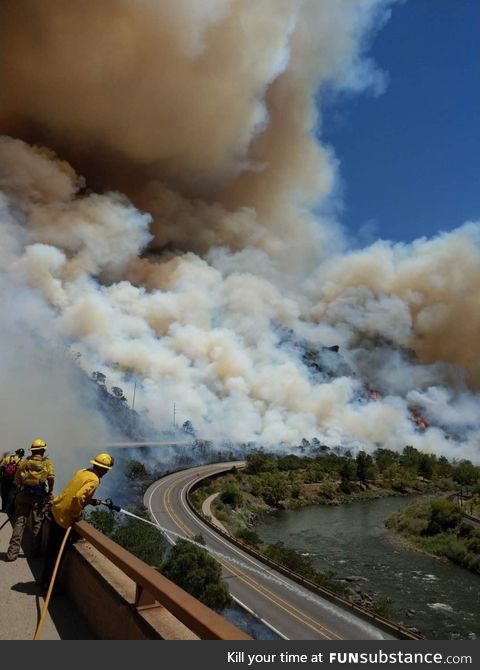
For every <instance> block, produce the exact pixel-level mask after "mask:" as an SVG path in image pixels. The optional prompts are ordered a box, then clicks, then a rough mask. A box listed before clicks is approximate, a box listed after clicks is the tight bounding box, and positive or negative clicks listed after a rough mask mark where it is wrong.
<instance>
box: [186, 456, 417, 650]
mask: <svg viewBox="0 0 480 670" xmlns="http://www.w3.org/2000/svg"><path fill="white" fill-rule="evenodd" d="M237 469H238V468H237ZM226 472H228V470H224V471H222V473H218V472H216V473H214V475H213V476H209V475H205V476H204V477H200V478H199V479H197V480H196V481H194V482H192V484H190V486H189V487H188V489H187V496H186V498H187V503H188V506H189V507H190V509H191V510H192V512H193V513H194V514H195V515H196V516H197V517H198V518H199V519H201V520H202V521H203V522H204V523H206V524H207V526H209V527H210V528H211V529H212V530H214V531H215V532H216V533H218V534H219V535H221V536H222V537H224V538H225V539H226V540H228V542H231V543H232V544H234V545H236V546H237V547H239V549H242V550H243V551H245V552H246V553H247V554H250V555H251V556H253V558H256V559H257V560H258V561H260V562H261V563H264V564H265V565H268V566H270V567H271V568H273V569H274V570H277V571H278V572H280V573H281V574H283V575H285V576H286V577H289V578H290V579H291V580H292V581H294V582H296V583H297V584H300V586H303V587H304V588H306V589H308V590H309V591H313V592H314V593H316V594H317V595H319V596H321V597H322V598H325V599H327V600H329V601H330V602H333V603H336V604H337V605H339V606H340V607H342V608H343V609H346V610H348V611H350V612H354V613H355V614H357V615H358V616H359V617H361V618H362V619H364V620H366V621H369V622H370V623H375V624H377V625H378V627H379V628H382V629H383V630H384V631H386V632H389V633H391V634H395V635H396V636H397V637H398V638H400V639H403V640H423V639H424V637H423V636H422V635H419V634H417V633H414V632H413V631H411V630H409V629H408V628H406V627H404V626H401V625H400V624H397V623H395V622H394V621H390V620H389V619H385V618H384V617H381V616H379V615H377V614H373V613H372V612H370V611H369V610H367V609H365V608H363V607H360V606H359V605H356V604H355V603H352V602H350V601H349V600H346V599H345V598H342V597H341V596H339V595H338V594H337V593H335V592H334V591H330V590H329V589H326V588H325V587H323V586H319V585H318V584H316V583H315V582H312V581H310V580H309V579H305V577H302V576H301V575H299V574H297V573H296V572H293V571H292V570H289V569H288V568H286V567H285V566H283V565H281V563H277V562H276V561H273V560H272V559H270V558H267V557H266V556H264V555H263V554H261V553H260V552H258V551H256V550H255V549H253V547H251V546H250V545H248V544H245V543H244V542H242V541H241V540H239V539H238V538H236V537H234V536H233V535H230V533H224V532H223V531H221V530H220V529H219V528H218V527H217V526H215V525H214V524H213V523H212V522H211V521H210V520H209V519H207V518H206V517H205V515H203V514H201V513H199V512H198V510H197V509H195V507H194V506H193V504H192V502H191V501H190V499H189V493H190V491H193V490H194V489H196V488H199V487H200V486H201V485H202V481H203V480H205V479H209V478H212V479H216V478H218V477H219V476H220V475H221V474H225V473H226Z"/></svg>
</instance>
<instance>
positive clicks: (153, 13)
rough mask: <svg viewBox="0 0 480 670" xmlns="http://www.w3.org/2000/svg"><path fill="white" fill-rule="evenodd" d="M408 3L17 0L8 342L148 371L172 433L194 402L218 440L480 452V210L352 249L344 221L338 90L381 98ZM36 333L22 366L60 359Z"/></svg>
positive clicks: (1, 209)
mask: <svg viewBox="0 0 480 670" xmlns="http://www.w3.org/2000/svg"><path fill="white" fill-rule="evenodd" d="M391 4H392V2H389V1H388V0H345V1H344V2H338V0H322V2H318V0H259V1H258V2H247V1H245V0H202V1H201V2H200V1H197V0H178V1H177V2H175V3H173V2H151V1H150V0H140V1H134V0H84V1H83V2H78V3H72V2H68V1H66V0H50V1H49V2H48V3H45V2H41V0H4V2H3V3H2V5H1V6H0V60H1V62H2V70H1V72H0V86H1V88H2V90H3V91H6V95H5V96H4V97H3V99H2V101H1V102H0V130H1V131H2V132H3V133H4V136H3V138H2V139H1V141H0V224H1V226H0V243H1V251H0V260H1V263H2V282H3V283H2V297H3V298H5V300H6V301H7V303H8V304H11V305H13V306H14V307H15V313H16V314H17V316H15V317H13V318H12V319H11V320H10V321H11V326H10V329H9V331H8V333H7V334H6V335H5V336H4V335H3V334H2V335H1V337H2V348H3V345H4V343H5V345H6V346H7V345H8V346H11V347H12V349H13V344H12V339H11V338H12V337H13V338H14V337H15V332H16V331H17V330H20V329H21V328H22V319H21V318H20V316H22V318H23V316H25V315H28V328H27V330H28V332H30V333H36V332H38V333H40V334H43V338H44V340H48V341H50V342H56V343H57V344H56V345H55V346H56V347H59V348H63V350H65V351H70V352H74V353H75V355H76V356H77V365H80V366H82V367H83V369H84V370H85V371H86V372H88V373H90V372H92V371H93V370H100V371H102V372H103V373H104V374H106V375H107V381H108V384H109V385H111V386H114V385H117V386H121V387H122V388H124V390H125V391H126V393H127V396H129V397H130V398H131V394H132V386H133V382H132V381H131V380H132V379H136V380H137V382H138V391H137V407H138V408H141V409H143V410H145V411H148V413H149V417H150V419H151V420H152V421H153V422H154V423H155V425H157V426H159V427H161V426H163V425H165V424H166V423H167V422H169V421H170V418H171V411H172V407H173V403H176V404H177V406H178V416H179V419H180V420H181V421H182V420H186V419H189V420H191V421H192V423H193V424H194V426H195V427H196V428H197V429H198V430H199V431H200V432H201V433H202V434H204V435H206V436H211V437H228V438H230V439H232V440H237V441H257V442H261V443H264V444H269V445H280V444H281V443H287V444H298V443H299V442H300V440H301V439H302V438H303V437H305V438H308V439H311V438H312V437H314V436H316V437H318V438H319V439H320V440H321V441H323V442H325V443H326V444H329V445H335V444H343V445H347V446H353V447H361V448H366V449H368V450H371V449H372V448H374V447H375V446H377V445H383V446H385V447H389V448H393V449H401V448H403V447H404V446H405V445H406V444H412V445H414V446H417V447H418V448H420V449H424V450H427V451H435V452H436V453H442V454H446V455H449V456H455V457H469V458H473V459H475V460H478V448H477V446H476V444H477V437H478V435H479V434H480V415H479V413H478V411H477V410H476V407H477V406H478V402H477V400H478V398H477V395H476V394H477V389H478V386H479V382H480V367H479V365H480V364H479V362H478V360H477V357H476V352H475V342H476V337H477V333H478V332H479V326H480V307H479V305H478V300H476V298H475V296H476V294H477V289H478V288H479V283H480V262H479V261H480V257H479V254H480V245H479V241H480V240H479V231H480V227H479V225H478V224H477V223H473V222H471V223H467V224H465V225H463V226H462V227H460V228H458V229H457V230H455V231H453V232H451V233H449V234H441V235H439V236H438V237H437V238H435V239H432V240H426V239H421V240H418V241H416V242H414V243H413V244H409V245H406V244H391V243H389V242H386V241H379V242H377V243H375V244H373V245H372V246H370V247H368V248H365V249H362V250H356V251H350V250H349V249H348V246H347V243H346V241H345V240H344V238H343V235H342V231H341V226H340V225H339V224H338V222H337V221H335V220H334V219H333V217H332V215H331V212H332V211H333V210H334V208H333V207H332V206H331V205H332V201H334V200H335V198H336V172H337V164H336V159H335V156H334V153H333V151H332V149H329V148H326V147H325V146H324V145H322V143H321V140H319V136H321V119H320V118H319V116H318V114H319V112H318V110H319V101H321V99H322V95H323V94H324V93H325V91H326V90H328V91H332V90H344V91H350V93H355V92H358V91H360V90H362V89H364V88H370V89H372V90H373V91H374V92H377V93H378V92H381V90H382V87H383V86H384V85H385V76H384V75H383V74H382V73H380V72H379V71H378V70H377V69H376V68H375V66H374V65H373V64H372V63H371V62H370V61H369V59H368V57H367V55H366V49H367V46H368V40H369V37H370V36H371V34H372V32H373V31H374V30H376V29H379V28H380V27H381V25H382V23H383V22H384V21H385V20H387V19H388V10H389V6H390V5H391ZM45 146H47V147H49V148H48V149H45V148H42V147H45ZM59 156H60V157H61V158H59ZM67 161H68V162H67ZM79 175H81V176H79ZM16 293H20V294H21V295H22V296H24V298H22V300H21V301H19V302H18V303H17V301H16V300H15V298H14V295H15V294H16ZM7 314H8V310H7ZM44 324H46V326H44ZM2 332H3V331H2ZM32 337H33V335H32V336H29V337H27V339H28V340H29V344H25V345H22V346H21V350H20V351H17V352H16V354H15V358H14V360H17V359H18V360H20V359H22V356H23V354H22V351H26V352H28V353H27V358H26V360H29V361H31V362H30V363H29V365H28V366H27V367H28V368H29V369H33V368H35V369H36V370H38V371H42V369H43V368H42V366H44V365H51V363H49V354H47V353H46V352H45V349H42V347H40V346H39V345H38V343H37V336H36V335H35V337H33V339H32ZM20 341H21V340H20ZM8 343H10V344H8ZM332 345H339V346H340V353H341V357H340V356H338V355H337V356H335V355H333V353H332V352H330V354H328V356H330V358H331V360H330V359H329V362H328V361H327V363H328V365H327V363H325V361H326V359H325V360H324V362H323V363H321V362H320V363H318V364H317V366H316V367H315V366H313V367H312V365H309V364H308V360H307V358H308V357H307V358H306V354H305V352H306V350H307V349H308V348H310V350H312V348H313V349H315V351H316V352H317V353H318V357H319V359H318V360H320V359H322V355H323V354H322V347H331V346H332ZM32 347H33V349H32ZM12 349H11V350H12ZM37 350H38V355H36V356H35V357H34V359H33V357H32V355H31V352H32V351H35V352H36V351H37ZM328 356H327V358H328ZM332 356H333V357H332ZM64 357H67V358H68V355H67V354H64ZM324 358H325V356H324ZM322 360H323V359H322ZM68 361H69V363H68V366H69V370H70V366H72V365H73V363H72V362H71V358H68ZM37 363H38V364H37ZM2 367H3V366H2ZM327 368H328V369H327ZM2 374H3V371H2ZM72 374H74V373H72ZM14 377H15V375H12V374H9V378H8V383H9V387H10V388H14V389H15V388H16V381H15V378H14ZM64 380H65V383H66V385H67V386H68V387H69V389H70V390H69V393H70V394H74V393H76V391H75V390H74V387H75V383H74V382H73V381H71V378H69V377H68V376H66V377H64ZM67 382H68V383H67ZM62 388H63V386H62V384H60V383H59V386H58V390H59V392H61V394H62V396H63V397H62V400H63V399H65V398H67V397H68V393H65V394H64V393H63V391H61V389H62ZM368 388H370V389H376V390H378V391H379V393H380V394H381V397H377V399H375V400H374V399H373V398H372V397H371V396H369V395H368V393H367V392H366V389H368ZM56 395H57V393H56V392H54V391H52V397H54V398H55V397H56ZM45 402H46V401H45ZM412 406H415V407H417V408H420V411H421V412H422V414H423V415H424V416H425V418H426V419H427V420H428V422H429V427H428V428H427V429H426V430H425V431H423V432H419V431H418V429H417V428H416V426H415V424H414V423H413V422H412V421H411V417H410V409H411V407H412ZM69 413H70V412H63V414H64V415H65V414H69ZM71 413H72V415H73V414H74V411H73V410H72V412H71ZM33 414H35V413H33ZM35 416H37V414H35ZM78 416H79V414H78V415H77V419H78ZM97 418H98V417H97ZM77 419H75V421H76V420H77ZM89 430H90V431H91V433H94V434H95V435H99V434H101V431H102V429H101V428H100V427H99V426H98V425H97V424H96V423H95V422H93V423H91V425H90V428H89ZM34 432H38V431H34ZM14 437H15V436H14V433H12V440H13V439H14ZM19 439H23V434H22V435H21V436H20V435H18V436H17V438H16V440H17V441H18V440H19ZM58 439H60V437H59V438H58ZM89 439H91V436H90V433H87V432H85V433H84V434H83V435H82V436H81V437H79V440H80V442H81V443H82V444H83V443H85V442H86V441H87V442H88V441H89ZM97 442H98V440H97Z"/></svg>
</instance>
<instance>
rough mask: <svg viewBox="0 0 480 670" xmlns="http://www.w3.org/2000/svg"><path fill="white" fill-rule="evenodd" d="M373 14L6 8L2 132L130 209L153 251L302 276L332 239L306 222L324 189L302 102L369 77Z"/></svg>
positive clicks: (124, 3)
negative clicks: (361, 54)
mask: <svg viewBox="0 0 480 670" xmlns="http://www.w3.org/2000/svg"><path fill="white" fill-rule="evenodd" d="M386 4H387V3H386V2H384V0H362V1H361V2H359V1H358V0H344V1H343V2H342V3H339V2H338V1H337V0H322V2H321V3H319V2H317V0H261V1H259V2H245V1H244V0H207V1H202V2H200V1H198V0H182V1H180V2H152V1H151V0H141V1H133V0H101V1H99V0H84V1H83V2H81V3H72V2H68V1H65V0H51V1H50V2H48V3H45V2H42V0H5V1H4V2H3V3H2V5H1V7H0V60H1V61H2V63H3V67H2V71H1V73H0V86H1V87H2V90H5V91H8V95H7V96H6V97H5V100H4V102H3V103H2V105H1V107H0V128H3V130H4V132H10V133H11V132H15V134H17V135H19V134H20V135H22V136H23V137H24V138H25V139H27V140H28V139H32V137H33V139H38V138H40V139H41V140H43V143H47V144H49V145H50V146H53V147H54V148H56V149H57V150H60V151H61V154H62V155H64V156H66V157H68V158H69V159H70V160H71V161H73V162H74V164H75V165H77V166H78V167H79V168H80V170H81V171H82V172H84V173H86V174H87V175H88V176H89V177H92V178H93V179H94V182H96V183H97V184H99V185H100V186H102V187H105V186H107V187H109V188H111V187H112V186H113V187H115V188H117V189H120V190H122V191H124V192H127V193H129V195H131V196H133V197H134V199H135V201H136V202H137V204H139V205H140V206H141V207H143V208H145V209H147V210H148V211H151V212H152V213H153V215H154V225H153V228H152V232H153V233H154V236H155V238H156V245H157V247H164V246H165V245H166V244H172V245H174V246H178V247H180V248H182V249H191V250H193V251H196V252H200V253H203V252H205V251H206V250H208V249H209V248H210V246H212V244H225V245H229V246H230V247H231V248H232V249H234V250H239V249H241V248H244V247H245V245H249V246H259V247H261V248H263V249H265V250H266V251H268V252H269V253H270V254H271V255H273V254H276V255H277V256H286V255H288V258H289V264H291V263H292V258H293V256H294V255H295V253H294V252H296V255H297V256H298V258H299V260H301V261H305V260H306V259H308V258H309V257H315V256H316V255H318V254H319V253H320V249H321V243H323V244H324V245H325V244H326V243H330V242H331V241H332V238H334V239H335V238H336V235H335V233H334V232H333V231H332V230H331V229H330V228H328V227H326V226H322V225H321V224H320V222H319V221H318V220H314V218H313V217H312V216H311V215H309V214H308V209H309V207H310V206H311V205H312V203H315V202H317V201H318V200H319V199H320V198H321V197H323V196H325V195H326V194H327V193H329V191H330V189H331V186H332V181H333V171H332V160H331V157H330V155H329V152H328V151H326V150H325V149H324V148H323V147H321V146H320V145H319V144H318V143H317V142H316V141H315V140H314V138H313V136H312V133H313V131H314V127H315V124H316V120H317V118H316V116H317V112H316V106H315V93H316V91H317V89H318V88H319V86H321V85H323V84H325V83H328V82H335V83H336V84H337V86H348V87H351V88H355V87H361V86H363V85H365V84H367V83H370V80H372V81H375V77H377V78H378V75H376V74H375V72H374V70H373V69H369V68H367V67H365V65H364V61H360V59H359V58H358V49H359V41H360V39H361V36H362V34H363V32H364V31H365V30H366V29H367V28H368V27H369V25H370V23H371V22H372V21H373V18H374V17H375V16H376V11H375V10H376V9H377V8H379V7H383V6H385V5H386ZM360 63H363V64H362V65H360ZM172 187H173V190H174V192H173V193H172V190H171V189H172ZM180 192H181V193H182V196H181V195H180ZM199 194H201V199H200V202H199V199H198V196H199ZM232 210H233V211H235V215H234V218H233V220H232V218H231V217H230V216H229V215H227V212H228V213H230V212H231V211H232ZM306 237H310V238H311V240H312V242H316V244H315V245H306V244H304V243H300V242H299V241H298V240H299V238H300V239H301V240H304V239H305V238H306ZM314 248H316V249H317V252H316V253H313V251H312V250H313V249H314ZM308 249H310V253H307V250H308Z"/></svg>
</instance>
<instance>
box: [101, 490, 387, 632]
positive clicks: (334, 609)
mask: <svg viewBox="0 0 480 670" xmlns="http://www.w3.org/2000/svg"><path fill="white" fill-rule="evenodd" d="M105 502H106V501H105ZM110 503H111V501H110ZM112 505H113V504H112ZM107 506H108V505H107ZM117 508H118V509H117ZM111 509H115V510H116V511H118V512H120V513H121V514H125V515H126V516H130V517H132V518H133V519H137V520H138V521H143V523H146V524H148V525H150V526H153V527H154V528H156V529H157V530H159V531H160V532H161V533H163V534H164V535H165V536H166V537H167V539H168V540H170V537H169V535H173V536H174V537H177V538H179V539H180V540H185V541H186V542H190V543H191V544H193V545H195V546H196V547H198V548H199V549H203V550H204V551H207V552H208V553H209V554H211V555H212V556H215V557H216V558H218V559H220V560H222V561H227V562H228V563H233V564H234V565H236V566H238V567H239V568H242V569H244V570H247V571H248V572H251V573H253V574H256V575H258V576H259V577H262V578H263V579H267V580H268V581H270V582H273V583H275V584H279V585H281V586H282V587H283V588H285V589H287V590H289V591H292V592H294V593H296V594H299V595H301V596H302V597H303V598H305V600H309V601H310V602H313V603H317V604H319V603H320V600H319V598H317V597H316V596H315V595H314V594H313V593H309V592H308V591H306V590H303V589H300V588H298V587H296V586H294V585H293V584H291V583H289V582H288V581H285V580H283V579H281V578H280V577H276V576H275V575H273V574H272V573H271V572H269V571H268V570H266V569H265V570H260V569H258V568H254V567H252V566H250V565H247V563H245V562H244V561H239V560H238V559H236V558H232V557H231V556H226V555H225V554H222V553H221V552H219V551H216V550H215V549H211V548H210V547H207V546H205V545H203V544H201V543H200V542H197V541H196V540H192V539H191V538H189V537H186V536H185V535H181V534H180V533H176V532H175V531H173V530H169V529H168V528H164V527H163V526H160V524H158V523H155V522H154V521H150V520H149V519H144V518H143V517H141V516H138V515H137V514H134V513H133V512H129V511H128V510H126V509H123V508H121V507H120V508H119V507H118V506H117V505H114V506H112V507H111ZM321 605H322V607H323V608H324V609H326V610H329V611H330V612H335V614H336V615H337V616H341V617H343V618H344V619H345V620H346V621H350V620H351V617H350V615H349V614H348V613H347V612H343V611H342V610H341V609H340V608H339V607H334V606H332V605H330V604H329V603H328V602H326V601H325V602H323V601H322V603H321ZM365 627H367V625H365ZM368 630H369V631H370V632H371V629H370V627H368ZM379 639H382V638H381V636H380V637H379Z"/></svg>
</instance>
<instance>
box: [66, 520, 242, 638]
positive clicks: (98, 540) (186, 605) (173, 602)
mask: <svg viewBox="0 0 480 670" xmlns="http://www.w3.org/2000/svg"><path fill="white" fill-rule="evenodd" d="M74 530H75V531H76V532H77V533H78V534H79V535H80V536H81V537H83V538H84V539H85V540H87V542H89V543H90V544H91V545H93V546H94V547H95V549H97V550H98V551H99V552H100V553H101V554H103V556H105V557H106V558H107V559H109V560H110V561H111V562H112V563H113V564H114V565H115V566H116V567H117V568H119V569H120V570H121V571H122V572H123V573H124V574H125V575H127V577H129V578H130V579H131V580H132V581H133V582H135V584H136V587H137V589H136V601H135V605H136V606H137V607H139V608H140V607H141V606H142V605H145V604H151V603H153V602H157V603H159V604H160V605H162V606H163V607H165V609H167V610H168V611H169V612H170V613H171V614H172V615H173V616H174V617H175V618H176V619H178V620H179V621H181V622H182V623H183V624H184V625H185V626H186V627H187V628H188V629H189V630H191V631H192V632H193V633H195V635H197V636H198V637H199V638H201V639H205V640H250V639H251V638H250V637H249V636H248V635H246V634H245V633H244V632H243V631H241V630H240V629H239V628H237V627H236V626H234V625H233V624H231V623H230V622H229V621H227V620H226V619H224V618H223V617H222V616H220V615H219V614H217V613H216V612H214V611H213V610H211V609H210V608H209V607H207V606H206V605H204V604H203V603H201V602H200V601H199V600H197V599H196V598H194V597H193V596H192V595H190V594H189V593H187V592H186V591H184V590H183V589H181V588H180V587H179V586H177V585H176V584H174V583H173V582H171V581H170V580H169V579H167V578H166V577H164V576H163V575H161V574H160V573H159V572H157V570H155V568H153V567H151V566H150V565H147V564H146V563H144V562H143V561H141V560H140V559H139V558H137V557H136V556H134V555H133V554H131V553H130V552H129V551H127V550H126V549H124V548H123V547H121V546H120V545H119V544H117V543H116V542H114V541H113V540H111V539H110V538H108V537H106V536H105V535H103V533H100V532H99V531H98V530H96V529H95V528H94V527H93V526H91V525H90V524H89V523H87V522H86V521H80V522H78V523H76V524H75V526H74Z"/></svg>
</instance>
